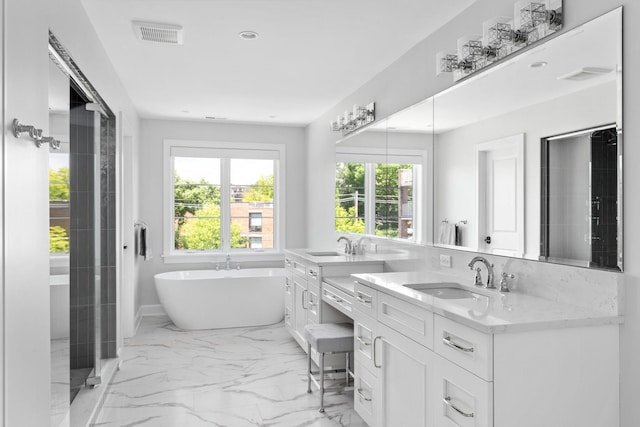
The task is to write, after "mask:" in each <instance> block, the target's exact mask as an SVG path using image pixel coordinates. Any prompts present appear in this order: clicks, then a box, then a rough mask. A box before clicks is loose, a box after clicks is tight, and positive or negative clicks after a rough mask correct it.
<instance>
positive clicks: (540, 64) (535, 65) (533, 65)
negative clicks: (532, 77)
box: [529, 61, 548, 68]
mask: <svg viewBox="0 0 640 427" xmlns="http://www.w3.org/2000/svg"><path fill="white" fill-rule="evenodd" d="M547 64H548V62H545V61H538V62H532V63H531V64H529V67H531V68H542V67H545V66H547Z"/></svg>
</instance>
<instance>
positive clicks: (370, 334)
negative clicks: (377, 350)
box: [353, 313, 377, 370]
mask: <svg viewBox="0 0 640 427" xmlns="http://www.w3.org/2000/svg"><path fill="white" fill-rule="evenodd" d="M376 323H377V322H376V321H375V320H374V319H372V318H371V317H369V316H366V315H364V314H361V313H356V316H355V318H354V320H353V352H354V358H355V361H356V366H365V367H367V368H369V369H371V370H374V366H373V342H374V340H375V337H376V335H375V330H376Z"/></svg>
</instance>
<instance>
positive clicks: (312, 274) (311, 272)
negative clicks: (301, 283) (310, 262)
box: [309, 269, 318, 277]
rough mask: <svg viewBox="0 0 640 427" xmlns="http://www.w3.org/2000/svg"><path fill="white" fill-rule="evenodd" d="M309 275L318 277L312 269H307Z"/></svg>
mask: <svg viewBox="0 0 640 427" xmlns="http://www.w3.org/2000/svg"><path fill="white" fill-rule="evenodd" d="M309 275H310V276H313V277H318V272H317V271H315V270H312V269H309Z"/></svg>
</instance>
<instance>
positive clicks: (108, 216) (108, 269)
mask: <svg viewBox="0 0 640 427" xmlns="http://www.w3.org/2000/svg"><path fill="white" fill-rule="evenodd" d="M115 135H116V125H115V119H114V117H113V116H112V115H110V116H109V118H108V119H106V118H104V117H103V118H102V124H101V135H100V138H101V141H100V192H101V197H100V199H101V202H100V204H101V218H100V244H101V265H102V267H101V279H102V287H101V289H102V293H101V295H100V308H101V322H102V329H101V330H102V337H101V341H102V342H101V344H102V345H101V348H102V358H103V359H104V358H112V357H116V351H117V342H116V137H115Z"/></svg>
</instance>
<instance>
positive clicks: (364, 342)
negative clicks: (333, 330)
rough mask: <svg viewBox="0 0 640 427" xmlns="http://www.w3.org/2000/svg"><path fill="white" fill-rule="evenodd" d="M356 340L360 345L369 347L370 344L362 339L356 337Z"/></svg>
mask: <svg viewBox="0 0 640 427" xmlns="http://www.w3.org/2000/svg"><path fill="white" fill-rule="evenodd" d="M356 340H357V341H358V342H359V343H360V344H362V345H371V343H370V342H366V341H365V340H363V339H362V337H356Z"/></svg>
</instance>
